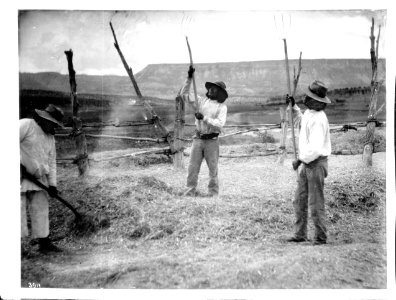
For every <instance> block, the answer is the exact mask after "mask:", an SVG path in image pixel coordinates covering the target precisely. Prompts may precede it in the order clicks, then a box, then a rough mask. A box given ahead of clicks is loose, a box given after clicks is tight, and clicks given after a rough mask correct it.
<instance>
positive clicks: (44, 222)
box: [21, 191, 49, 238]
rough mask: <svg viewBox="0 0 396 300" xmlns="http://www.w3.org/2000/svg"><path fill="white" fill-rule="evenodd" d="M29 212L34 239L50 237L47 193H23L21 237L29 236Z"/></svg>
mask: <svg viewBox="0 0 396 300" xmlns="http://www.w3.org/2000/svg"><path fill="white" fill-rule="evenodd" d="M27 209H28V210H29V215H30V220H31V228H32V238H45V237H47V236H48V235H49V220H48V210H49V209H48V195H47V192H45V191H28V192H25V193H21V237H27V236H29V231H28V227H27V215H26V214H27Z"/></svg>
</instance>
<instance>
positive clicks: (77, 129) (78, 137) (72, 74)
mask: <svg viewBox="0 0 396 300" xmlns="http://www.w3.org/2000/svg"><path fill="white" fill-rule="evenodd" d="M65 54H66V58H67V65H68V69H69V82H70V89H71V93H70V97H71V106H72V114H73V117H72V122H73V130H72V133H71V136H73V137H74V141H75V143H76V157H75V159H74V161H75V163H76V164H77V166H78V171H79V175H80V176H82V175H84V174H85V173H86V171H87V169H88V151H87V141H86V139H85V134H84V132H83V129H82V121H81V119H80V116H79V112H78V109H79V106H80V104H79V102H78V99H77V83H76V71H74V68H73V51H72V50H71V49H70V50H68V51H65Z"/></svg>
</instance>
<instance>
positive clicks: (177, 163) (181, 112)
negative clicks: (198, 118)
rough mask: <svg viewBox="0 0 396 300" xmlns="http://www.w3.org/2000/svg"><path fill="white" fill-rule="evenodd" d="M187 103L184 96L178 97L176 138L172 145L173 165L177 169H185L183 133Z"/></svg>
mask: <svg viewBox="0 0 396 300" xmlns="http://www.w3.org/2000/svg"><path fill="white" fill-rule="evenodd" d="M185 115H186V111H185V103H184V100H183V98H182V97H181V96H180V95H178V96H177V97H176V119H175V129H174V138H173V145H172V147H171V151H172V153H174V156H173V166H174V167H175V168H176V169H184V159H183V150H184V145H183V144H184V143H183V133H184V124H185Z"/></svg>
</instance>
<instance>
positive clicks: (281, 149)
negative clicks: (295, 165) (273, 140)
mask: <svg viewBox="0 0 396 300" xmlns="http://www.w3.org/2000/svg"><path fill="white" fill-rule="evenodd" d="M285 53H286V58H287V48H286V41H285ZM301 55H302V52H300V58H299V60H298V71H297V75H296V72H295V70H294V73H293V92H292V93H291V95H292V96H293V97H295V95H296V90H297V85H298V81H299V79H300V74H301V69H302V67H301ZM286 61H287V63H286V70H288V69H289V63H288V60H287V59H286ZM288 73H289V72H288V71H287V78H290V77H289V74H288ZM289 80H290V79H288V89H289V92H290V89H291V88H290V82H289ZM289 109H290V112H291V109H292V108H291V106H290V107H289ZM279 112H280V118H281V140H280V145H279V153H280V154H279V157H278V163H280V164H283V162H284V160H285V157H286V154H287V149H286V140H287V128H288V124H289V120H288V115H287V113H286V109H285V108H284V107H283V106H281V107H280V108H279ZM290 116H291V118H292V114H290ZM291 125H292V138H293V147H294V156H295V158H297V154H296V140H295V135H294V122H293V120H292V124H291Z"/></svg>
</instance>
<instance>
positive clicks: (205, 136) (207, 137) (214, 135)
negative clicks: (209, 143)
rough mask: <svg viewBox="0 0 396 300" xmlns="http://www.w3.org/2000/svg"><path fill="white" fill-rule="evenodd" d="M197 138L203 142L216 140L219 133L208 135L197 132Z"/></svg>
mask: <svg viewBox="0 0 396 300" xmlns="http://www.w3.org/2000/svg"><path fill="white" fill-rule="evenodd" d="M195 136H196V137H197V138H199V139H201V140H212V139H216V138H217V137H218V136H219V133H215V132H213V133H207V134H202V133H200V132H198V131H197V132H196V133H195Z"/></svg>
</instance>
